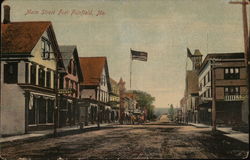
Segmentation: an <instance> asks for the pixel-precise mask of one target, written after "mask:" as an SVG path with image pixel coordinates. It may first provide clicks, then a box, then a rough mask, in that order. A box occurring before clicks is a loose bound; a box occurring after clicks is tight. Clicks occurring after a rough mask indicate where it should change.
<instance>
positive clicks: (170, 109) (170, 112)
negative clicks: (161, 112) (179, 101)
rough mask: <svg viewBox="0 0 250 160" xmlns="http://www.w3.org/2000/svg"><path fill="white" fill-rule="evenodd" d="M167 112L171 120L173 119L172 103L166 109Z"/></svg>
mask: <svg viewBox="0 0 250 160" xmlns="http://www.w3.org/2000/svg"><path fill="white" fill-rule="evenodd" d="M168 114H169V116H170V118H171V120H173V117H174V107H173V104H171V105H170V108H169V109H168Z"/></svg>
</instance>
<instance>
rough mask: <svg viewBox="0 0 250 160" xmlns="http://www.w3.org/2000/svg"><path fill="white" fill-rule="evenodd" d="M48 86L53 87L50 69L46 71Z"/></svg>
mask: <svg viewBox="0 0 250 160" xmlns="http://www.w3.org/2000/svg"><path fill="white" fill-rule="evenodd" d="M46 87H48V88H51V73H50V71H47V72H46Z"/></svg>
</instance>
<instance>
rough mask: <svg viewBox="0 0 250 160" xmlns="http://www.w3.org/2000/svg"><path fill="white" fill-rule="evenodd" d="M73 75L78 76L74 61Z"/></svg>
mask: <svg viewBox="0 0 250 160" xmlns="http://www.w3.org/2000/svg"><path fill="white" fill-rule="evenodd" d="M73 75H74V76H76V64H75V63H74V61H73Z"/></svg>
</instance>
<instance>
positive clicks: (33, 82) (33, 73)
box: [30, 65, 36, 85]
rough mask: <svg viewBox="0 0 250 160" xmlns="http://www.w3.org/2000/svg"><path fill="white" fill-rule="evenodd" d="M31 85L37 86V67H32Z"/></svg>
mask: <svg viewBox="0 0 250 160" xmlns="http://www.w3.org/2000/svg"><path fill="white" fill-rule="evenodd" d="M30 72H31V73H30V76H31V77H30V83H31V84H34V85H35V84H36V65H32V66H30Z"/></svg>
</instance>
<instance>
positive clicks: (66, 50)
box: [59, 45, 76, 67]
mask: <svg viewBox="0 0 250 160" xmlns="http://www.w3.org/2000/svg"><path fill="white" fill-rule="evenodd" d="M59 48H60V52H61V54H62V58H63V63H64V65H65V67H67V66H68V65H69V61H70V59H71V58H72V57H73V52H74V50H75V49H76V46H75V45H60V46H59Z"/></svg>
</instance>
